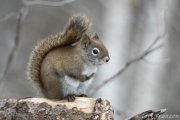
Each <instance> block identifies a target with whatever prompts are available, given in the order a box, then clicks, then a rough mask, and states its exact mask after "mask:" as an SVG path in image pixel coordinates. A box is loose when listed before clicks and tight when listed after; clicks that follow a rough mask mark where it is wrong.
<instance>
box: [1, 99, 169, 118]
mask: <svg viewBox="0 0 180 120" xmlns="http://www.w3.org/2000/svg"><path fill="white" fill-rule="evenodd" d="M165 111H166V109H161V110H156V111H152V110H148V111H145V112H142V113H140V114H137V115H135V116H133V117H130V118H129V119H127V120H157V119H158V118H159V115H161V114H163V113H164V112H165ZM113 114H114V110H113V108H112V106H111V104H110V102H109V101H107V100H102V99H100V98H98V99H95V98H82V97H77V98H76V100H75V101H74V102H67V101H66V100H61V101H57V100H48V99H46V98H25V99H23V98H21V99H2V100H0V120H113V119H114V118H113Z"/></svg>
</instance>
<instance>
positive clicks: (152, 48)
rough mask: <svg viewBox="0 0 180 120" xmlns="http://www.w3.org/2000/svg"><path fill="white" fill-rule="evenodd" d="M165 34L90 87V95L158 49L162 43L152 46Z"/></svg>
mask: <svg viewBox="0 0 180 120" xmlns="http://www.w3.org/2000/svg"><path fill="white" fill-rule="evenodd" d="M164 36H165V34H163V35H161V36H158V37H157V38H156V39H155V40H154V42H153V43H152V44H151V45H150V46H149V47H148V49H147V50H145V51H144V52H143V53H142V54H141V55H140V56H138V57H135V58H134V59H131V60H130V61H128V62H127V63H125V64H124V65H123V67H122V68H121V69H120V70H119V71H118V72H117V73H116V74H114V75H113V76H111V77H110V78H108V79H106V80H104V81H103V82H102V83H101V84H99V85H97V86H95V87H94V88H92V91H90V93H89V94H90V95H93V94H94V93H95V92H96V91H98V90H99V89H101V88H102V87H103V86H105V85H106V84H107V83H109V82H111V81H112V80H114V79H115V78H117V77H119V76H120V75H121V74H122V73H124V72H125V71H126V70H127V69H128V68H129V66H130V65H132V64H134V63H136V62H139V61H140V60H143V59H144V58H145V57H147V56H148V55H149V54H151V53H153V52H155V51H156V50H159V49H160V48H162V47H163V44H160V45H158V46H156V47H154V46H155V45H156V44H157V42H158V41H159V40H160V39H162V38H163V37H164Z"/></svg>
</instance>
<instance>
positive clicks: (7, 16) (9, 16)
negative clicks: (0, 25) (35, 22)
mask: <svg viewBox="0 0 180 120" xmlns="http://www.w3.org/2000/svg"><path fill="white" fill-rule="evenodd" d="M18 16H19V15H18V13H16V12H11V13H8V14H6V15H5V16H3V17H1V18H0V22H4V21H7V20H8V19H10V18H12V17H15V18H18Z"/></svg>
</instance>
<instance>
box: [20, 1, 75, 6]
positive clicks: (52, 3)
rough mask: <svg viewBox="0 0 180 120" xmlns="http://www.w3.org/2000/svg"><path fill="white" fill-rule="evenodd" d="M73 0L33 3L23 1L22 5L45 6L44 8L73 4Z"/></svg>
mask: <svg viewBox="0 0 180 120" xmlns="http://www.w3.org/2000/svg"><path fill="white" fill-rule="evenodd" d="M74 1H75V0H62V1H54V2H52V1H45V0H34V1H29V0H23V3H24V4H25V5H28V6H32V5H45V6H54V7H56V6H62V5H65V4H68V3H71V2H74Z"/></svg>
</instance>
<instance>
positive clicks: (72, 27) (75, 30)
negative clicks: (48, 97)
mask: <svg viewBox="0 0 180 120" xmlns="http://www.w3.org/2000/svg"><path fill="white" fill-rule="evenodd" d="M90 26H91V23H90V21H89V19H88V18H87V17H86V16H82V15H74V16H73V17H72V18H71V19H70V20H69V23H68V25H67V27H66V28H65V31H64V32H62V33H61V32H60V33H57V34H55V35H51V36H49V37H48V38H45V39H44V40H42V41H40V42H39V43H38V44H37V45H36V46H35V47H34V48H33V51H32V53H31V55H30V59H29V62H28V67H27V77H28V79H29V80H33V81H35V82H36V83H37V85H38V86H39V87H40V88H43V86H42V85H43V84H42V81H41V78H40V71H41V69H40V68H41V64H42V61H43V59H44V57H45V56H46V55H47V54H48V53H49V52H50V51H51V50H52V49H55V48H57V47H61V46H67V45H71V44H73V43H76V42H78V41H79V40H80V38H81V36H82V34H84V33H86V32H88V31H89V29H90Z"/></svg>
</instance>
